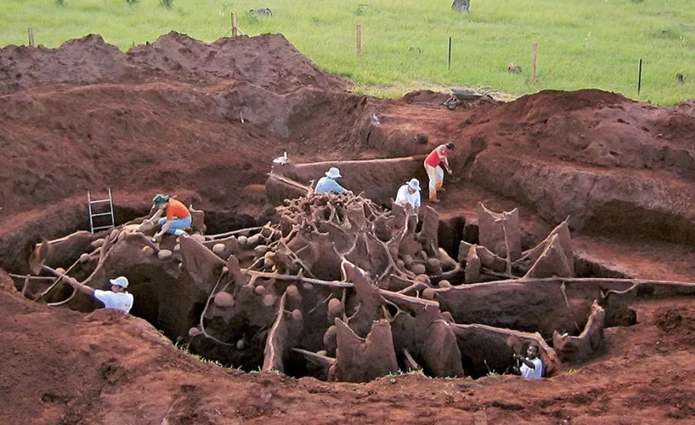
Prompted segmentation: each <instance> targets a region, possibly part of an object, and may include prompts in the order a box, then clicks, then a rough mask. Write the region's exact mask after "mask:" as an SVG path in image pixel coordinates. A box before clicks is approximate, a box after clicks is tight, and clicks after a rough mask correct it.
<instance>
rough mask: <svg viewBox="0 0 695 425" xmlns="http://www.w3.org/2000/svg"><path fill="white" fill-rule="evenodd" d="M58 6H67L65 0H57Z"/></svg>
mask: <svg viewBox="0 0 695 425" xmlns="http://www.w3.org/2000/svg"><path fill="white" fill-rule="evenodd" d="M56 6H65V0H56Z"/></svg>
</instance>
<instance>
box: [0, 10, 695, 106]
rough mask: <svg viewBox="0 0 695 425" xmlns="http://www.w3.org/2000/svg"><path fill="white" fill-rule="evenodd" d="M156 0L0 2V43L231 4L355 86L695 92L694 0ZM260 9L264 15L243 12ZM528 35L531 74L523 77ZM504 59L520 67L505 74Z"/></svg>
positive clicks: (207, 19) (170, 23)
mask: <svg viewBox="0 0 695 425" xmlns="http://www.w3.org/2000/svg"><path fill="white" fill-rule="evenodd" d="M59 1H60V0H59ZM160 1H162V0H139V1H138V3H136V4H133V5H129V4H128V3H127V2H126V0H64V4H63V5H62V6H61V5H58V4H57V3H56V0H0V3H2V4H1V5H0V46H5V45H8V44H27V28H28V27H33V28H34V34H35V39H36V42H37V44H43V45H45V46H47V47H57V46H59V45H60V44H61V43H63V42H64V41H66V40H69V39H73V38H79V37H82V36H84V35H86V34H89V33H95V34H101V35H102V36H103V37H104V39H105V40H106V41H107V42H109V43H112V44H115V45H117V46H118V47H120V48H121V49H123V50H127V49H128V48H130V47H131V46H133V45H136V44H141V43H144V42H145V41H150V42H151V41H154V40H156V39H157V37H159V36H160V35H162V34H166V33H168V32H170V31H178V32H181V33H185V34H188V35H189V36H191V37H193V38H196V39H199V40H203V41H206V42H212V41H214V40H216V39H218V38H220V37H223V36H228V35H229V34H230V29H231V23H230V21H231V19H230V14H231V12H232V11H236V12H237V15H238V25H239V28H240V29H241V30H242V31H243V32H244V33H245V34H247V35H257V34H261V33H282V34H284V35H285V37H287V39H288V40H289V41H290V42H291V43H292V44H293V45H294V46H296V47H297V49H299V50H300V51H301V52H302V53H304V54H305V55H306V56H308V57H309V58H311V59H312V60H313V61H315V62H316V63H317V64H318V65H319V66H320V67H321V68H322V69H324V70H326V71H329V72H332V73H335V74H338V75H342V76H346V77H349V78H351V79H352V80H353V81H355V83H356V84H357V87H356V91H358V92H361V93H369V94H372V95H377V96H401V95H402V94H404V93H405V92H407V91H410V90H413V89H420V88H432V89H435V90H440V89H441V90H443V89H446V88H449V87H476V88H482V87H489V88H492V89H495V90H498V91H500V92H503V93H509V94H512V95H521V94H525V93H532V92H536V91H539V90H543V89H558V90H573V89H580V88H599V89H603V90H608V91H614V92H618V93H622V94H624V95H625V96H627V97H630V98H633V99H638V100H643V101H646V100H650V101H652V102H654V103H658V104H661V105H672V104H674V103H677V102H679V101H683V100H687V99H693V98H695V2H694V1H693V0H472V2H471V11H470V12H469V13H464V14H460V13H457V12H453V11H451V10H450V6H451V2H452V1H453V0H342V1H335V0H237V1H230V0H173V6H172V7H170V8H167V7H164V6H162V5H160ZM260 7H268V8H270V9H271V10H272V11H273V14H274V16H273V17H265V16H260V17H256V16H253V15H250V14H248V13H247V12H248V11H249V10H250V9H252V8H260ZM357 24H360V25H361V27H362V55H361V57H359V58H358V57H357V55H356V35H355V33H356V26H357ZM449 37H452V62H451V69H447V68H448V67H447V55H448V39H449ZM533 43H538V61H537V78H536V80H531V78H530V77H531V75H530V71H531V50H532V47H531V46H532V44H533ZM639 59H643V75H642V91H641V94H640V95H639V96H638V95H637V80H638V63H639ZM510 62H514V63H517V64H519V65H521V66H522V67H523V72H522V73H521V74H510V73H509V72H507V66H508V64H509V63H510ZM678 73H680V74H683V75H684V84H680V83H679V82H678V81H677V78H676V74H678Z"/></svg>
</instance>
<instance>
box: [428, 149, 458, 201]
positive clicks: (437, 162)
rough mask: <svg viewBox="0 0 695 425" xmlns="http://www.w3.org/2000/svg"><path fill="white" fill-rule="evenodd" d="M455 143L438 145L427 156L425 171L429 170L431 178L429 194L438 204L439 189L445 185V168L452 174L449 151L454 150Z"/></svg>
mask: <svg viewBox="0 0 695 425" xmlns="http://www.w3.org/2000/svg"><path fill="white" fill-rule="evenodd" d="M454 146H455V145H454V144H453V143H452V142H449V143H447V144H445V145H439V146H437V147H436V148H435V149H434V150H433V151H432V152H430V154H429V155H427V158H425V171H427V177H429V179H430V184H429V192H430V193H429V195H430V202H432V203H434V204H437V203H439V199H437V191H441V190H443V189H442V186H443V185H444V170H445V169H446V172H447V173H449V174H451V168H449V159H448V157H449V151H452V150H454Z"/></svg>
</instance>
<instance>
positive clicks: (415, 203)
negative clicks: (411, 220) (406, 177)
mask: <svg viewBox="0 0 695 425" xmlns="http://www.w3.org/2000/svg"><path fill="white" fill-rule="evenodd" d="M394 203H395V204H397V205H400V206H402V207H403V208H405V209H410V210H411V214H412V215H417V212H418V210H419V209H420V181H419V180H418V179H410V181H409V182H408V183H406V184H404V185H403V186H401V187H400V188H399V189H398V194H396V200H395V201H394Z"/></svg>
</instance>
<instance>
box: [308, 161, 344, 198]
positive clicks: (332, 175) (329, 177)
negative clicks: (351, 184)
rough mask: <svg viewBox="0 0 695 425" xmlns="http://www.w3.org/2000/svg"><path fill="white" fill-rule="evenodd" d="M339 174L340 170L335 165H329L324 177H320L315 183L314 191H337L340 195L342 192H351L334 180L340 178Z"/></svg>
mask: <svg viewBox="0 0 695 425" xmlns="http://www.w3.org/2000/svg"><path fill="white" fill-rule="evenodd" d="M342 177H343V176H341V175H340V170H339V169H338V168H336V167H331V168H330V169H329V170H328V171H327V172H326V175H325V176H324V177H321V178H320V179H319V181H318V182H317V183H316V188H314V193H337V194H338V195H341V194H343V193H352V192H350V191H349V190H347V189H345V188H344V187H343V186H341V185H340V184H339V183H338V182H337V181H336V180H337V179H339V178H342Z"/></svg>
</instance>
